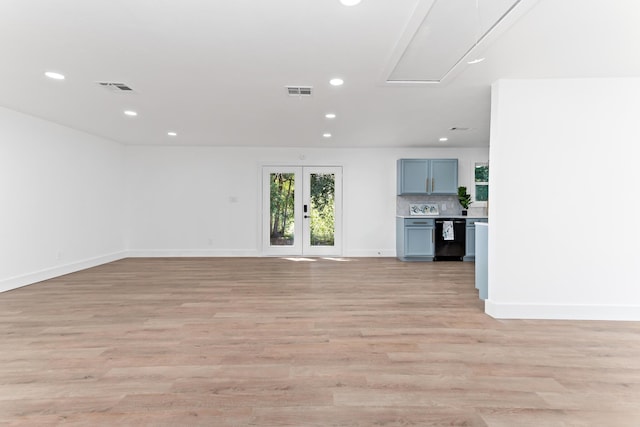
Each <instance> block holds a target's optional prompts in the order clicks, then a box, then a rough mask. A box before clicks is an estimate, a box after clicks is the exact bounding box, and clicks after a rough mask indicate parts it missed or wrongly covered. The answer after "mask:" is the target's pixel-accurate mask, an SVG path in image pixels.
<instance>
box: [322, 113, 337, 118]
mask: <svg viewBox="0 0 640 427" xmlns="http://www.w3.org/2000/svg"><path fill="white" fill-rule="evenodd" d="M324 116H325V117H326V118H327V119H335V118H336V115H335V113H327V114H325V115H324Z"/></svg>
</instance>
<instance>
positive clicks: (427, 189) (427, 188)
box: [425, 178, 429, 193]
mask: <svg viewBox="0 0 640 427" xmlns="http://www.w3.org/2000/svg"><path fill="white" fill-rule="evenodd" d="M425 185H426V189H425V191H426V192H427V193H428V192H429V178H427V182H426V184H425Z"/></svg>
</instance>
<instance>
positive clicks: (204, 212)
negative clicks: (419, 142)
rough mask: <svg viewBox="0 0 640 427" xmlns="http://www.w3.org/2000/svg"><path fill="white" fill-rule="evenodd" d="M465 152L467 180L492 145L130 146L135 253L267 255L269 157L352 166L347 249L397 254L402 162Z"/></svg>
mask: <svg viewBox="0 0 640 427" xmlns="http://www.w3.org/2000/svg"><path fill="white" fill-rule="evenodd" d="M402 157H455V158H459V159H460V176H461V182H462V181H464V182H467V181H468V180H469V179H472V178H470V177H472V170H471V169H472V165H473V162H475V161H486V160H487V159H488V149H486V148H481V149H454V148H450V149H445V148H443V149H417V148H416V149H404V150H400V149H364V148H358V149H334V148H327V149H317V148H316V149H307V148H219V147H177V146H171V147H160V146H155V147H148V146H131V147H127V179H126V182H127V185H126V187H127V200H128V201H127V205H128V207H129V213H128V215H129V216H128V218H129V221H128V223H129V226H128V236H129V240H128V247H129V249H130V252H129V253H130V254H131V255H134V256H182V255H193V256H197V255H200V256H260V255H261V247H262V245H261V241H260V234H261V233H260V231H261V218H260V215H261V187H260V184H261V183H260V180H261V174H260V168H261V166H262V165H302V166H306V165H310V166H311V165H314V166H342V167H343V211H344V216H343V255H345V256H395V209H396V160H397V159H399V158H402Z"/></svg>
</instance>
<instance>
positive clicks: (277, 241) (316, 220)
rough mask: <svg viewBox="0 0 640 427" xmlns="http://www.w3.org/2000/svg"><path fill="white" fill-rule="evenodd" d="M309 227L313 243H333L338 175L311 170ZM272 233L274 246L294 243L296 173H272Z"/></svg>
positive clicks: (313, 244) (314, 244)
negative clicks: (317, 172)
mask: <svg viewBox="0 0 640 427" xmlns="http://www.w3.org/2000/svg"><path fill="white" fill-rule="evenodd" d="M310 179H311V181H310V185H311V206H310V210H309V211H310V216H311V218H310V224H309V226H310V229H311V230H310V231H311V242H310V243H311V245H312V246H333V244H334V231H335V230H334V229H335V226H334V224H335V176H334V175H333V174H311V176H310ZM270 186H271V189H270V197H271V212H270V230H271V232H270V237H271V244H272V245H274V246H285V245H286V246H288V245H293V243H294V235H293V234H294V196H295V175H294V174H293V173H272V174H271V182H270Z"/></svg>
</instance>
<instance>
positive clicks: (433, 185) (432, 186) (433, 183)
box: [431, 178, 436, 193]
mask: <svg viewBox="0 0 640 427" xmlns="http://www.w3.org/2000/svg"><path fill="white" fill-rule="evenodd" d="M435 190H436V179H435V178H431V192H432V193H433V192H434V191H435Z"/></svg>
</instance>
